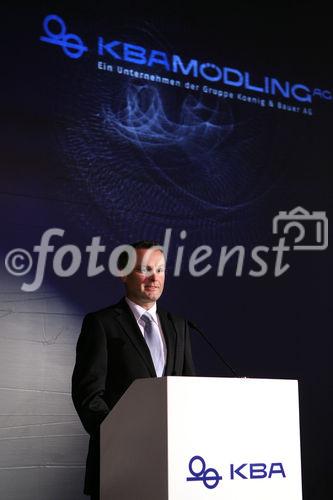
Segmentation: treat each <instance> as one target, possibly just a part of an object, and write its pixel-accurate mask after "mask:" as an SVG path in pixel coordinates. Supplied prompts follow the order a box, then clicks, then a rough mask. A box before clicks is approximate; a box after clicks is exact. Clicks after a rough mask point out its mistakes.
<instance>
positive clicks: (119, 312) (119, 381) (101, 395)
mask: <svg viewBox="0 0 333 500" xmlns="http://www.w3.org/2000/svg"><path fill="white" fill-rule="evenodd" d="M157 314H158V316H159V319H160V323H161V326H162V330H163V334H164V338H165V342H166V346H167V360H166V368H165V373H164V374H165V376H170V375H194V368H193V362H192V355H191V345H190V339H189V331H188V325H187V322H186V321H185V320H184V319H182V318H180V317H177V316H174V315H172V314H170V313H168V312H166V311H164V310H163V309H161V308H160V307H159V306H157ZM149 377H156V372H155V368H154V364H153V361H152V358H151V355H150V351H149V348H148V346H147V344H146V342H145V340H144V337H143V335H142V333H141V331H140V328H139V326H138V324H137V322H136V320H135V318H134V316H133V314H132V312H131V310H130V308H129V306H128V304H127V303H126V301H125V300H124V299H122V300H121V301H120V302H119V303H118V304H116V305H113V306H110V307H107V308H105V309H102V310H100V311H97V312H94V313H89V314H87V316H86V317H85V318H84V320H83V324H82V330H81V334H80V336H79V339H78V343H77V348H76V363H75V367H74V372H73V376H72V398H73V402H74V405H75V408H76V411H77V413H78V415H79V417H80V419H81V422H82V424H83V426H84V428H85V429H86V431H87V432H88V433H89V434H90V441H89V451H88V457H87V466H86V477H85V489H84V492H85V493H86V494H92V493H97V492H98V490H99V426H100V424H101V422H102V421H103V420H104V418H105V417H106V416H107V415H108V413H109V412H110V410H111V409H112V408H113V407H114V405H115V404H116V403H117V401H118V400H119V399H120V398H121V396H122V395H123V394H124V392H125V391H126V390H127V389H128V387H129V386H130V385H131V383H132V382H133V381H134V380H136V379H138V378H149Z"/></svg>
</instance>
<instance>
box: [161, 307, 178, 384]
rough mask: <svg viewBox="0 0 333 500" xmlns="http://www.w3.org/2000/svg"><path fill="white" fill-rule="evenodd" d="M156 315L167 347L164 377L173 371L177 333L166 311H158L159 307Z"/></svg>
mask: <svg viewBox="0 0 333 500" xmlns="http://www.w3.org/2000/svg"><path fill="white" fill-rule="evenodd" d="M157 314H158V317H159V320H160V322H161V327H162V330H163V335H164V339H165V343H166V347H167V360H166V367H165V372H164V373H165V375H172V374H173V373H174V370H175V348H176V336H177V333H176V330H175V328H174V326H173V323H172V321H171V320H170V318H169V314H168V313H167V312H166V311H163V309H160V308H159V306H157Z"/></svg>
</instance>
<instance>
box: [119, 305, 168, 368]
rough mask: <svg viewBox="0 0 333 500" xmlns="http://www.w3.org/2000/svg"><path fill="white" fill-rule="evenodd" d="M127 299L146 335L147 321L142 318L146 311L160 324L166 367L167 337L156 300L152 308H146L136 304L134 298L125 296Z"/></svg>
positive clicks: (160, 336)
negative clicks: (165, 336) (165, 337)
mask: <svg viewBox="0 0 333 500" xmlns="http://www.w3.org/2000/svg"><path fill="white" fill-rule="evenodd" d="M125 300H126V302H127V304H128V306H129V308H130V309H131V311H132V313H133V314H134V317H135V319H136V322H137V324H138V326H139V328H140V331H141V333H142V335H143V337H144V326H145V323H144V321H142V320H141V319H140V318H141V316H142V315H143V314H145V313H147V312H148V313H149V314H150V316H151V317H152V319H153V321H154V323H156V325H157V326H158V331H159V333H160V335H159V341H160V345H161V349H162V352H163V358H164V367H165V363H166V357H167V348H166V343H165V339H164V335H163V331H162V327H161V323H160V320H159V317H158V314H157V307H156V302H155V303H154V305H153V306H152V307H151V308H150V309H148V310H147V309H145V308H144V307H141V306H139V305H138V304H135V302H133V301H132V300H130V299H129V298H128V297H125Z"/></svg>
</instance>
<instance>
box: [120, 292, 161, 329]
mask: <svg viewBox="0 0 333 500" xmlns="http://www.w3.org/2000/svg"><path fill="white" fill-rule="evenodd" d="M125 300H126V302H127V304H128V306H129V308H130V309H131V311H132V313H133V314H134V317H135V319H136V321H139V319H140V318H141V316H142V315H143V314H144V313H147V312H149V314H150V316H151V317H152V318H153V320H154V321H155V323H157V324H158V321H157V306H156V302H154V305H153V306H152V307H151V308H150V309H145V308H144V307H141V306H139V304H136V303H135V302H133V301H132V300H130V299H129V298H128V297H125Z"/></svg>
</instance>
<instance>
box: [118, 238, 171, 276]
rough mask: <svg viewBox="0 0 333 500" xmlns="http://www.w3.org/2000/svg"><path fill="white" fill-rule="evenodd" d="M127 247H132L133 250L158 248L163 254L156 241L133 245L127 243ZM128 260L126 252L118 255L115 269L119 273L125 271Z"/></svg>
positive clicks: (139, 242) (143, 241) (138, 242)
mask: <svg viewBox="0 0 333 500" xmlns="http://www.w3.org/2000/svg"><path fill="white" fill-rule="evenodd" d="M128 246H129V247H132V248H133V249H134V250H138V249H139V248H145V249H148V248H152V247H158V249H159V250H160V251H161V252H162V253H163V248H162V246H161V244H160V243H158V242H157V241H153V240H140V241H136V242H135V243H129V244H128ZM128 259H129V256H128V252H126V251H124V252H122V253H121V254H120V255H119V257H118V262H117V267H118V269H119V271H121V270H122V269H125V267H126V266H127V264H128Z"/></svg>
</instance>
